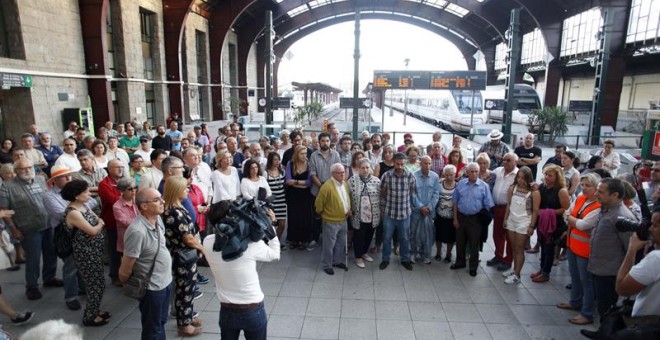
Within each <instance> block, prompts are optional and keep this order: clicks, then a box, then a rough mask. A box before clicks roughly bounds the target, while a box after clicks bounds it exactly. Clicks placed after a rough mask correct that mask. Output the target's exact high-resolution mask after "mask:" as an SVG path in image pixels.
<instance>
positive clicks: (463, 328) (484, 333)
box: [449, 321, 492, 340]
mask: <svg viewBox="0 0 660 340" xmlns="http://www.w3.org/2000/svg"><path fill="white" fill-rule="evenodd" d="M449 327H451V332H452V334H453V335H454V339H456V340H475V339H478V340H486V339H492V337H491V336H490V333H489V332H488V328H486V325H484V324H483V323H472V322H451V321H450V322H449Z"/></svg>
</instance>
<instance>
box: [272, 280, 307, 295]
mask: <svg viewBox="0 0 660 340" xmlns="http://www.w3.org/2000/svg"><path fill="white" fill-rule="evenodd" d="M312 285H313V283H312V282H288V281H285V282H284V283H283V284H282V288H281V289H280V294H279V296H290V297H309V296H310V295H311V294H312Z"/></svg>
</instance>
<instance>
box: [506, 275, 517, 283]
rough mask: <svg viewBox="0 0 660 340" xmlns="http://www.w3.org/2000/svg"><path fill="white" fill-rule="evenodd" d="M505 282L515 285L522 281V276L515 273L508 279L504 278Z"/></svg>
mask: <svg viewBox="0 0 660 340" xmlns="http://www.w3.org/2000/svg"><path fill="white" fill-rule="evenodd" d="M504 283H506V284H508V285H515V284H518V283H520V278H519V277H518V275H516V274H513V275H511V276H509V277H507V278H506V279H504Z"/></svg>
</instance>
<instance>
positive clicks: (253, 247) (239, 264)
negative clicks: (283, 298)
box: [204, 234, 280, 304]
mask: <svg viewBox="0 0 660 340" xmlns="http://www.w3.org/2000/svg"><path fill="white" fill-rule="evenodd" d="M213 243H215V234H211V235H209V236H207V237H206V238H205V239H204V250H206V251H205V254H206V259H207V260H208V262H209V266H210V267H211V272H213V277H214V278H215V287H216V292H217V294H218V300H220V302H221V303H222V302H225V303H234V304H249V303H259V302H261V301H263V300H264V293H263V292H262V291H261V286H260V285H259V274H258V273H257V261H262V262H271V261H275V260H279V259H280V241H279V239H278V238H277V237H275V238H274V239H272V240H270V241H269V242H268V245H266V243H264V241H259V242H252V243H250V244H249V245H248V247H247V249H246V250H245V252H244V253H243V256H241V257H239V258H237V259H235V260H233V261H230V262H226V261H224V260H223V259H222V252H215V251H213Z"/></svg>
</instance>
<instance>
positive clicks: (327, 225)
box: [314, 163, 351, 275]
mask: <svg viewBox="0 0 660 340" xmlns="http://www.w3.org/2000/svg"><path fill="white" fill-rule="evenodd" d="M330 172H331V175H332V177H331V178H330V180H328V181H326V182H325V183H324V184H323V185H322V186H321V188H320V189H319V193H318V195H317V196H316V202H315V203H314V207H315V209H316V213H317V214H319V215H321V220H322V221H323V250H322V251H321V265H322V266H323V271H325V272H326V274H328V275H334V274H335V271H334V270H333V269H332V267H336V268H341V269H344V270H348V267H346V263H345V262H346V260H345V259H343V258H342V250H345V249H344V247H345V246H346V231H347V225H346V218H347V217H348V216H350V211H351V200H350V198H349V197H350V193H349V191H348V185H347V184H346V182H344V166H343V165H341V163H335V164H332V165H331V166H330Z"/></svg>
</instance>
